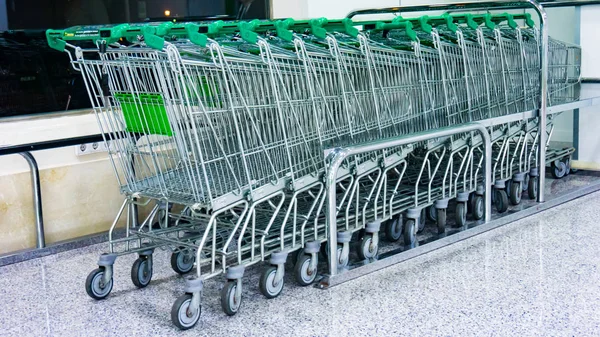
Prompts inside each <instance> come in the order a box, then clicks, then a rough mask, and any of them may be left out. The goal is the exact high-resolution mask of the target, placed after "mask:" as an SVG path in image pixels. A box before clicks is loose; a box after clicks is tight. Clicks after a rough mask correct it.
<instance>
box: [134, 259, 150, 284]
mask: <svg viewBox="0 0 600 337" xmlns="http://www.w3.org/2000/svg"><path fill="white" fill-rule="evenodd" d="M151 280H152V259H151V258H148V257H146V256H140V257H138V258H137V260H135V262H134V263H133V266H131V281H133V284H134V285H135V286H136V287H138V288H145V287H146V286H148V284H150V281H151Z"/></svg>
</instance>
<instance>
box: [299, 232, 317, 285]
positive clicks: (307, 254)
mask: <svg viewBox="0 0 600 337" xmlns="http://www.w3.org/2000/svg"><path fill="white" fill-rule="evenodd" d="M320 245H321V244H320V243H319V242H318V241H311V242H307V243H306V245H305V247H304V254H303V255H302V256H300V258H299V259H298V261H296V265H295V266H294V277H295V278H296V282H298V284H299V285H301V286H303V287H306V286H309V285H311V284H313V283H314V282H315V280H316V278H317V274H318V273H317V264H318V262H319V261H318V259H319V254H318V253H319V247H320Z"/></svg>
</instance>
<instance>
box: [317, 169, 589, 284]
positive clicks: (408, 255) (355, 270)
mask: <svg viewBox="0 0 600 337" xmlns="http://www.w3.org/2000/svg"><path fill="white" fill-rule="evenodd" d="M599 190H600V180H599V181H597V182H593V183H591V184H589V185H587V186H585V187H581V188H578V189H576V190H573V191H570V192H566V193H564V194H561V195H557V196H551V197H548V199H547V201H546V202H544V203H535V204H533V205H532V206H530V207H528V208H525V209H523V210H520V211H517V212H514V213H507V214H505V215H503V216H501V217H500V218H497V219H495V220H492V221H490V222H488V223H482V224H480V225H476V226H474V227H472V228H468V229H466V230H463V231H458V232H455V233H452V234H450V235H447V236H445V237H440V238H438V239H436V240H433V241H431V242H427V243H424V244H422V245H419V246H417V247H414V248H410V249H406V248H398V249H396V250H393V251H389V252H386V253H384V254H381V255H380V256H379V257H378V259H377V260H374V261H362V262H360V263H356V264H352V265H350V266H349V267H346V268H344V269H343V270H342V269H340V270H339V273H338V274H337V275H335V276H329V275H324V276H323V277H322V278H321V280H320V282H319V283H317V284H316V287H317V288H321V289H327V288H330V287H333V286H336V285H339V284H342V283H344V282H348V281H350V280H354V279H356V278H359V277H362V276H365V275H368V274H370V273H373V272H375V271H378V270H381V269H383V268H386V267H389V266H392V265H395V264H398V263H400V262H403V261H407V260H410V259H412V258H414V257H417V256H420V255H423V254H427V253H430V252H432V251H434V250H437V249H440V248H443V247H446V246H449V245H451V244H454V243H457V242H460V241H462V240H465V239H468V238H472V237H474V236H476V235H479V234H482V233H485V232H487V231H490V230H492V229H495V228H498V227H501V226H504V225H506V224H509V223H511V222H514V221H517V220H520V219H523V218H526V217H528V216H531V215H533V214H536V213H539V212H541V211H544V210H547V209H549V208H552V207H555V206H558V205H560V204H563V203H565V202H568V201H571V200H574V199H577V198H579V197H582V196H584V195H587V194H590V193H593V192H596V191H599Z"/></svg>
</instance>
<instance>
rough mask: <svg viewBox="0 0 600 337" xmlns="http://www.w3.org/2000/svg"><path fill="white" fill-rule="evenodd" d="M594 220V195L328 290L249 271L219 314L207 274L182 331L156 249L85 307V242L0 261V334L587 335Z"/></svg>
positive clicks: (592, 317)
mask: <svg viewBox="0 0 600 337" xmlns="http://www.w3.org/2000/svg"><path fill="white" fill-rule="evenodd" d="M598 218H600V192H597V193H594V194H591V195H588V196H586V197H583V198H580V199H577V200H574V201H572V202H569V203H567V204H563V205H561V206H559V207H556V208H554V209H551V210H548V211H545V212H542V213H539V214H537V215H534V216H532V217H529V218H526V219H523V220H521V221H517V222H514V223H511V224H509V225H506V226H504V227H501V228H499V229H496V230H493V231H491V232H487V233H485V234H483V235H480V236H477V237H474V238H471V239H468V240H465V241H462V242H460V243H457V244H454V245H451V246H448V247H445V248H442V249H440V250H437V251H435V252H433V253H429V254H426V255H424V256H420V257H418V258H415V259H412V260H409V261H407V262H404V263H402V264H399V265H395V266H393V267H390V268H387V269H385V270H382V271H379V272H376V273H373V274H370V275H368V276H366V277H362V278H360V279H357V280H354V281H350V282H348V283H346V284H343V285H340V286H338V287H334V288H332V289H329V290H318V289H315V288H312V287H308V288H300V287H298V286H296V285H294V282H293V281H292V280H291V279H287V280H286V286H285V289H284V293H283V294H282V295H281V296H280V297H278V298H275V299H272V300H266V299H265V298H264V297H263V296H262V295H261V294H260V293H259V291H258V268H252V270H250V271H249V272H248V273H247V274H248V276H246V277H245V278H244V285H245V288H244V295H243V296H244V298H243V301H244V302H243V303H242V309H241V311H240V313H238V314H237V315H236V316H234V317H227V316H225V314H223V312H222V311H221V309H220V305H219V297H218V292H219V289H220V287H221V286H222V282H221V280H215V281H209V282H207V284H206V286H205V293H204V297H203V307H202V309H203V313H202V318H201V322H200V323H199V324H198V326H196V327H195V328H193V329H191V330H189V331H185V332H181V331H179V330H177V329H176V328H174V327H173V326H172V324H171V322H170V319H169V312H170V308H171V305H172V303H173V301H174V300H175V298H176V297H177V296H179V295H180V294H181V292H182V290H183V285H184V280H183V279H182V278H181V277H180V276H176V275H175V274H174V272H173V271H172V270H171V268H170V266H169V261H168V254H167V253H165V252H162V253H157V254H156V255H155V259H154V261H155V268H154V278H153V281H152V283H151V284H150V285H149V286H148V287H147V288H145V289H142V290H138V289H136V288H135V287H134V286H133V284H132V283H131V280H130V276H129V275H130V267H131V264H132V263H133V260H134V258H135V257H133V256H126V257H121V258H119V259H118V260H117V263H116V266H115V268H116V271H115V279H114V281H115V285H114V289H113V292H112V293H111V295H110V296H109V297H108V299H106V300H104V301H99V302H96V301H94V300H92V299H90V298H89V297H88V296H87V295H86V293H85V290H84V281H85V277H86V275H87V274H88V272H89V271H90V270H92V269H93V268H95V263H96V261H97V258H98V254H100V253H101V252H102V250H103V249H104V248H105V245H104V244H100V245H94V246H90V247H86V248H82V249H78V250H73V251H68V252H63V253H59V254H56V255H51V256H46V257H43V258H39V259H34V260H30V261H26V262H22V263H18V264H13V265H9V266H5V267H0V336H250V335H255V336H288V335H289V336H365V335H373V336H405V335H406V336H413V335H414V336H492V335H493V336H536V335H539V336H598V335H600V244H598V242H599V241H600V226H599V225H598V222H597V219H598ZM289 271H291V270H289V268H288V272H289Z"/></svg>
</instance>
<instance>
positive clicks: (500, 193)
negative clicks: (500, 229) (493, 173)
mask: <svg viewBox="0 0 600 337" xmlns="http://www.w3.org/2000/svg"><path fill="white" fill-rule="evenodd" d="M494 193H495V195H496V197H495V198H494V205H496V210H497V211H498V213H504V212H506V211H507V210H508V195H507V194H506V191H505V190H496V191H495V192H494Z"/></svg>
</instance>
